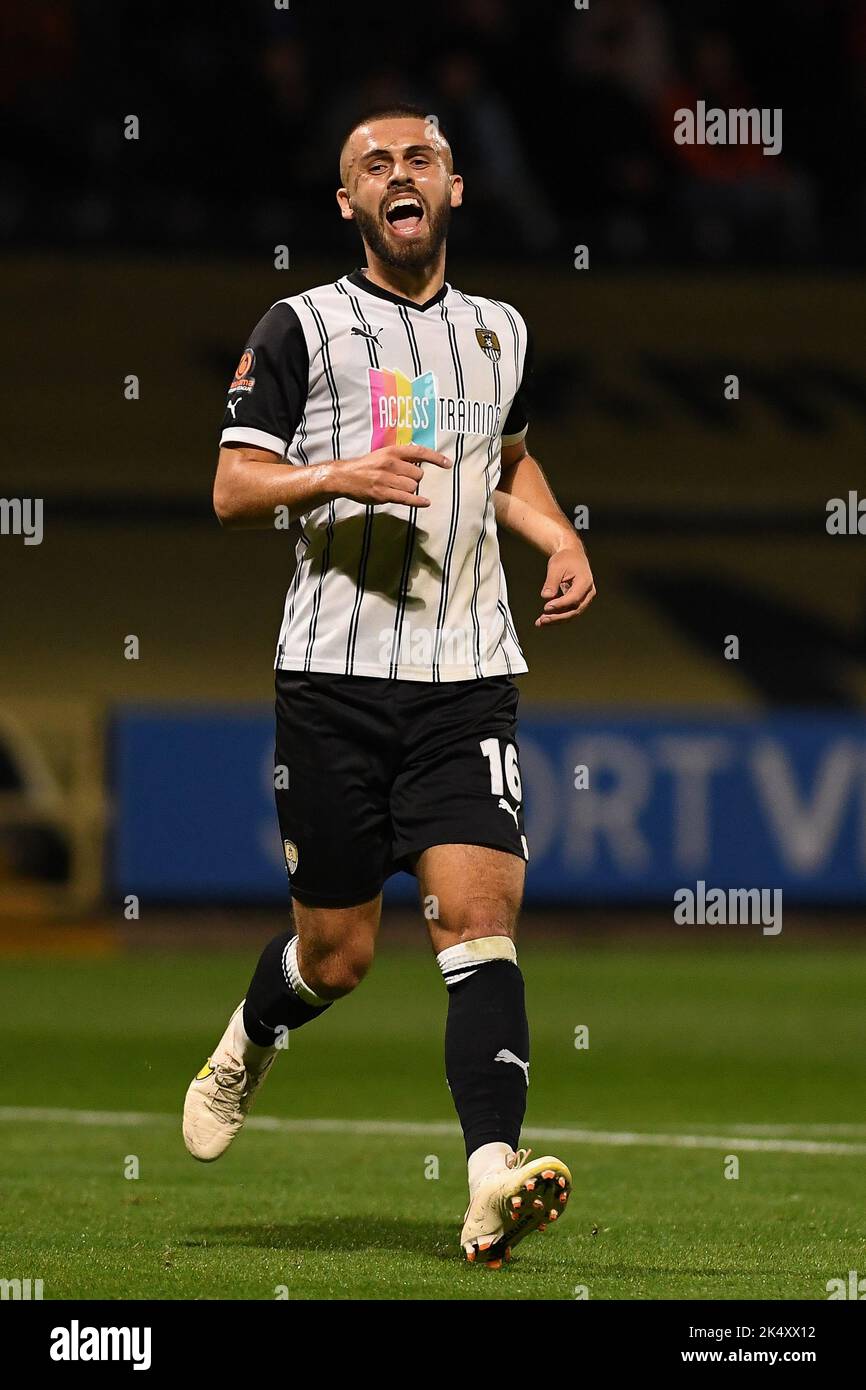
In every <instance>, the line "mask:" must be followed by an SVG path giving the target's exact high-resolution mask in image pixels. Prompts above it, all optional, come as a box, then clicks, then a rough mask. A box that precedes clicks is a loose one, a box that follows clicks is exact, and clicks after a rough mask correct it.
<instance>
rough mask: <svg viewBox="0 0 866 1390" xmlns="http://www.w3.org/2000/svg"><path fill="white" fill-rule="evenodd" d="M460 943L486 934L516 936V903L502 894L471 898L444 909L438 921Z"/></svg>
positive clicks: (441, 930) (438, 924)
mask: <svg viewBox="0 0 866 1390" xmlns="http://www.w3.org/2000/svg"><path fill="white" fill-rule="evenodd" d="M436 925H437V926H438V928H439V930H440V932H444V933H446V934H447V935H448V936H449V937H451V938H452V939H453V942H454V943H455V944H456V943H457V942H461V941H477V940H479V939H480V938H481V937H486V936H507V937H510V938H511V939H513V938H514V935H515V930H516V925H517V907H516V904H513V903H510V902H507V901H504V900H503V899H502V898H470V899H468V900H466V901H464V902H461V903H460V904H459V905H457V904H455V905H454V907H453V908H452V909H451V910H448V911H445V912H443V914H442V916H441V917H440V918H439V920H438V922H437V923H436Z"/></svg>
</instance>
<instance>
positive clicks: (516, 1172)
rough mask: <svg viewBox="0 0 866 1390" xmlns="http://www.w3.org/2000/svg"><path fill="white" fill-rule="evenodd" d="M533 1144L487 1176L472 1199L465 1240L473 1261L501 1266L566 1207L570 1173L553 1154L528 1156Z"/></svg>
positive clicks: (466, 1218) (467, 1211) (464, 1225)
mask: <svg viewBox="0 0 866 1390" xmlns="http://www.w3.org/2000/svg"><path fill="white" fill-rule="evenodd" d="M531 1153H532V1150H531V1149H518V1150H517V1152H516V1153H513V1154H509V1155H508V1156H507V1157H506V1159H505V1166H504V1167H501V1168H500V1167H497V1168H494V1169H493V1171H492V1172H490V1173H489V1174H487V1176H486V1177H483V1178H482V1179H481V1181H480V1183H479V1184H478V1187H477V1188H476V1189H475V1192H474V1193H473V1195H472V1196H471V1198H470V1200H469V1206H468V1207H467V1209H466V1216H465V1219H464V1221H463V1231H462V1233H461V1236H460V1244H461V1245H462V1246H463V1250H464V1252H465V1254H466V1258H467V1260H468V1261H469V1263H470V1264H485V1265H489V1266H490V1268H491V1269H499V1267H500V1265H501V1264H502V1261H503V1260H506V1261H507V1260H510V1259H511V1252H512V1250H513V1249H514V1246H515V1245H517V1243H518V1241H521V1240H523V1238H524V1236H528V1235H529V1234H530V1233H531V1232H532V1231H544V1230H546V1228H547V1225H548V1223H549V1222H551V1221H557V1220H558V1219H559V1217H560V1216H561V1215H562V1214H563V1212H564V1211H565V1205H566V1203H567V1201H568V1198H569V1194H570V1193H571V1173H570V1172H569V1171H568V1169H567V1168H566V1166H565V1164H564V1163H563V1162H562V1160H561V1159H559V1158H552V1157H551V1156H550V1155H549V1154H548V1155H546V1156H545V1157H544V1158H536V1159H533V1161H532V1162H531V1163H530V1162H529V1155H530V1154H531Z"/></svg>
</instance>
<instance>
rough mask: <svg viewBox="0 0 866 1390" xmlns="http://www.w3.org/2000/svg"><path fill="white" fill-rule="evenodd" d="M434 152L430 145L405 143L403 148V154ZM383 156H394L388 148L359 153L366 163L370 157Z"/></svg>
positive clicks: (378, 157)
mask: <svg viewBox="0 0 866 1390" xmlns="http://www.w3.org/2000/svg"><path fill="white" fill-rule="evenodd" d="M435 153H436V151H435V150H434V149H433V146H432V145H406V147H405V148H404V150H403V154H404V155H413V154H431V155H434V156H435ZM383 156H384V158H385V159H393V157H394V156H393V155H392V153H391V151H390V150H368V151H367V153H366V154H362V155H361V159H362V161H363V163H365V164H366V163H367V162H368V161H369V160H371V159H382V158H383Z"/></svg>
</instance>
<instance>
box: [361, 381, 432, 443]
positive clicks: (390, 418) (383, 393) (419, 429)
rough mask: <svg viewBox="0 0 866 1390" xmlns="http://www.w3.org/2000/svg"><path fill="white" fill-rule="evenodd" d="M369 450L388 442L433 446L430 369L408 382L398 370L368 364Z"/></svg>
mask: <svg viewBox="0 0 866 1390" xmlns="http://www.w3.org/2000/svg"><path fill="white" fill-rule="evenodd" d="M369 373H370V419H371V422H372V427H373V428H372V435H371V440H370V449H371V451H372V450H373V449H385V448H387V446H388V445H389V444H423V445H424V446H425V448H427V449H435V448H436V378H435V377H434V375H433V373H432V372H425V373H424V375H423V376H416V377H415V380H414V381H410V380H409V378H408V377H407V376H404V375H403V373H402V372H397V371H394V372H392V371H388V369H387V368H384V369H380V368H377V367H370V368H369Z"/></svg>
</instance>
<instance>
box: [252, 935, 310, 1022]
mask: <svg viewBox="0 0 866 1390" xmlns="http://www.w3.org/2000/svg"><path fill="white" fill-rule="evenodd" d="M294 935H295V933H294V932H291V931H287V932H282V933H281V935H280V936H275V937H274V939H273V941H269V942H268V944H267V946H266V947H265V949H264V950H263V951H262V954H261V956H260V958H259V963H258V965H257V966H256V969H255V973H254V975H253V978H252V980H251V982H250V987H249V989H248V990H247V997H246V1000H245V1001H244V1029H245V1031H246V1034H247V1037H248V1038H249V1039H250V1041H251V1042H254V1043H255V1044H256V1046H257V1047H272V1046H273V1044H274V1038H275V1036H276V1030H277V1029H278V1028H288V1029H289V1031H290V1032H291V1031H292V1030H293V1029H295V1028H303V1026H304V1024H305V1023H309V1022H310V1020H311V1019H313V1018H318V1016H319V1014H323V1013H324V1012H325V1010H326V1009H329V1008H330V1007H331V1005H330V1004H323V1005H322V1006H321V1007H318V1008H317V1007H316V1006H315V1005H313V1004H307V1003H305V1002H304V1000H303V999H299V998H298V996H297V994H296V993H295V991H294V990H293V989H292V986H291V985H290V984H289V981H288V978H287V976H286V972H285V965H284V962H283V956H284V954H285V950H286V947H287V946H288V944H289V942H290V941H291V940H292V937H293V936H294Z"/></svg>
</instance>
